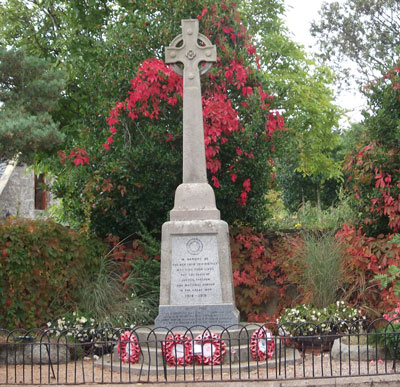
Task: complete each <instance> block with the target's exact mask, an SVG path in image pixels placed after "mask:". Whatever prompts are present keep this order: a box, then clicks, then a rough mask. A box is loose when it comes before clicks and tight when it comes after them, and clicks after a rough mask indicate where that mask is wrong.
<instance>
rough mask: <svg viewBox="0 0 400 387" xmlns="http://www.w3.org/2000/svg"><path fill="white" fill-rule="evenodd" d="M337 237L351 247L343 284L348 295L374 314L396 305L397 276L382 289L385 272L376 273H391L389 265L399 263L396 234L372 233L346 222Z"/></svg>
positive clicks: (349, 298)
mask: <svg viewBox="0 0 400 387" xmlns="http://www.w3.org/2000/svg"><path fill="white" fill-rule="evenodd" d="M336 239H337V240H339V241H341V242H342V243H344V245H345V248H346V251H347V258H346V261H345V263H344V264H345V265H346V276H345V278H344V285H343V286H344V290H345V293H346V299H347V300H348V301H349V302H351V303H352V304H357V305H359V306H361V307H362V308H363V309H364V310H365V311H367V313H368V314H369V315H370V316H371V317H378V316H380V315H381V313H382V312H383V311H385V310H388V309H390V308H391V307H393V305H395V304H396V300H397V297H396V296H395V294H394V290H395V285H396V281H395V279H394V280H393V281H391V282H390V281H388V282H387V283H386V287H385V289H381V288H380V285H381V283H380V282H379V280H380V279H381V278H382V276H378V277H376V276H377V275H379V274H380V275H384V274H390V272H389V268H390V267H391V266H396V267H397V266H398V265H399V262H400V247H399V246H398V245H397V244H396V243H392V242H391V241H392V239H393V234H390V235H386V236H385V235H382V234H381V235H379V236H378V237H377V238H374V237H368V236H366V235H365V234H364V233H363V232H362V231H361V229H356V228H355V227H351V226H348V225H344V226H343V228H342V229H341V230H340V231H339V232H338V233H337V234H336Z"/></svg>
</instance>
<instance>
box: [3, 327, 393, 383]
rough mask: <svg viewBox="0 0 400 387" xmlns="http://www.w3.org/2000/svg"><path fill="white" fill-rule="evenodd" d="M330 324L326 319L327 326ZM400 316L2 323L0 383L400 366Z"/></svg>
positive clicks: (344, 372)
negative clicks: (337, 321)
mask: <svg viewBox="0 0 400 387" xmlns="http://www.w3.org/2000/svg"><path fill="white" fill-rule="evenodd" d="M323 327H324V328H326V323H325V324H324V325H323ZM398 328H399V324H398V323H397V321H392V322H388V321H386V320H384V319H379V320H375V321H373V322H366V321H364V320H363V321H356V322H352V323H351V324H346V325H345V326H343V324H342V325H341V326H340V327H339V326H331V329H330V330H329V331H327V330H326V329H322V324H311V323H303V324H301V325H293V324H284V325H279V324H275V323H267V324H244V325H238V326H232V327H229V328H222V327H218V326H213V327H209V328H206V327H192V328H190V329H188V328H186V327H176V328H174V329H163V328H157V329H154V328H151V327H135V328H118V329H117V328H110V327H108V328H101V329H100V328H85V329H81V330H76V329H69V330H62V331H61V330H57V329H32V330H24V329H16V330H13V331H8V330H1V329H0V384H81V383H107V384H109V383H133V382H157V381H162V382H165V381H167V382H168V381H174V382H175V381H186V382H190V381H210V380H214V381H221V380H226V381H230V380H277V379H304V378H337V377H345V376H346V377H347V376H366V375H385V374H395V373H398V367H399V364H398V363H399V362H398V361H397V359H398V358H399V357H400V348H399V347H400V344H399V341H400V329H398Z"/></svg>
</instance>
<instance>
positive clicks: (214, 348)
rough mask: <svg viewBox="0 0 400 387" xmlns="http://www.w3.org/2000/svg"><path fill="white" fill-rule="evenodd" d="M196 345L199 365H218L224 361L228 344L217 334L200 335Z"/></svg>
mask: <svg viewBox="0 0 400 387" xmlns="http://www.w3.org/2000/svg"><path fill="white" fill-rule="evenodd" d="M194 345H195V359H196V361H197V363H199V364H210V365H211V364H212V365H218V364H221V363H222V362H223V361H224V355H225V353H226V351H225V348H226V344H225V342H224V340H222V339H221V336H220V335H218V334H217V333H210V332H204V333H203V334H201V335H198V336H197V337H196V339H195V344H194Z"/></svg>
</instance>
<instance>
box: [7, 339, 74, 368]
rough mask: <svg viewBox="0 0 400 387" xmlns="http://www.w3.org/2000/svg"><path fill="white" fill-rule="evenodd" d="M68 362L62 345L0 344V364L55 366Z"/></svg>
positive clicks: (64, 345) (65, 346)
mask: <svg viewBox="0 0 400 387" xmlns="http://www.w3.org/2000/svg"><path fill="white" fill-rule="evenodd" d="M69 361H70V352H69V348H67V345H66V344H62V343H52V342H49V343H46V342H43V343H11V342H9V343H0V364H49V363H51V364H57V363H66V362H69Z"/></svg>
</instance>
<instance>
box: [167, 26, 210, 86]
mask: <svg viewBox="0 0 400 387" xmlns="http://www.w3.org/2000/svg"><path fill="white" fill-rule="evenodd" d="M199 41H200V42H201V44H202V45H200V44H199V43H198V42H199ZM216 61H217V49H216V47H215V45H213V44H211V42H210V40H209V39H208V38H207V37H206V36H204V35H203V34H200V33H199V22H198V20H197V19H194V20H182V34H181V35H178V36H177V37H176V38H175V39H174V40H173V41H172V42H171V44H170V45H169V47H167V48H166V49H165V63H168V64H172V68H173V69H174V71H175V72H176V73H177V74H179V75H183V78H184V81H193V80H194V79H195V78H196V77H197V76H198V75H199V73H200V75H203V74H205V73H206V72H207V71H208V70H209V69H210V68H211V66H212V63H211V62H216ZM178 62H180V63H182V64H183V71H182V69H181V68H180V67H179V66H178V65H177V64H176V63H178ZM200 62H206V64H205V66H203V67H201V68H200V70H199V64H200ZM188 86H189V85H188Z"/></svg>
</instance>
